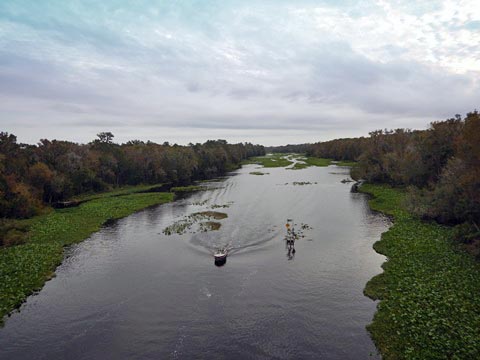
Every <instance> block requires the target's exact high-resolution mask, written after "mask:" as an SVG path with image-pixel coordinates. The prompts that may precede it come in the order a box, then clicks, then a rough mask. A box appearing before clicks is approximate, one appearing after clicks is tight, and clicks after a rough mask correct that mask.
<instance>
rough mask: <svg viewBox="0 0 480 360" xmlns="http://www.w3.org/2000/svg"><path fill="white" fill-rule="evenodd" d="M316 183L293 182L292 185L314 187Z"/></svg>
mask: <svg viewBox="0 0 480 360" xmlns="http://www.w3.org/2000/svg"><path fill="white" fill-rule="evenodd" d="M316 184H318V183H317V182H310V181H294V182H293V183H292V185H294V186H299V185H316Z"/></svg>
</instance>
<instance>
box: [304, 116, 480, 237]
mask: <svg viewBox="0 0 480 360" xmlns="http://www.w3.org/2000/svg"><path fill="white" fill-rule="evenodd" d="M369 135H370V136H369V137H365V138H354V139H339V140H332V141H327V142H322V143H316V144H313V145H311V146H310V147H309V148H308V150H307V154H309V155H312V156H318V157H328V158H333V159H335V160H355V161H358V165H357V166H356V167H354V169H353V170H352V177H354V178H356V179H364V180H367V181H369V182H374V183H387V184H391V185H393V186H404V187H406V188H407V189H408V193H409V196H408V204H407V206H408V207H409V209H410V210H411V211H412V212H414V213H415V214H418V215H420V216H421V217H423V218H427V219H434V220H436V221H438V222H440V223H444V224H454V225H458V224H462V225H461V226H458V227H457V229H458V236H459V237H461V238H463V240H464V241H465V242H469V241H471V240H472V239H473V238H477V239H478V238H480V229H479V227H478V225H479V224H480V115H479V113H478V112H477V111H474V112H471V113H468V114H467V115H466V116H465V118H463V119H462V117H461V116H460V115H456V116H455V117H454V118H451V119H447V120H445V121H437V122H432V123H431V124H430V126H429V128H428V129H427V130H409V129H396V130H377V131H373V132H371V133H370V134H369Z"/></svg>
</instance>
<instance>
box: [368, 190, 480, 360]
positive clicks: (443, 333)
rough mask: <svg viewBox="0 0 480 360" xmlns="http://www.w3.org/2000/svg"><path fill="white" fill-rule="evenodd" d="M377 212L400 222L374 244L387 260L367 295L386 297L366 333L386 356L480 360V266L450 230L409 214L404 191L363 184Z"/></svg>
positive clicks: (395, 222) (369, 285) (385, 357)
mask: <svg viewBox="0 0 480 360" xmlns="http://www.w3.org/2000/svg"><path fill="white" fill-rule="evenodd" d="M360 190H361V191H362V192H365V193H369V194H372V195H373V196H374V198H373V199H372V200H370V202H369V203H370V206H371V208H372V209H374V210H377V211H381V212H383V213H385V214H388V215H389V216H392V217H393V218H394V225H393V226H392V227H391V228H390V229H389V230H388V231H387V232H385V233H383V234H382V238H381V240H380V241H378V242H376V243H375V244H374V248H375V250H376V251H377V252H378V253H380V254H383V255H385V256H387V258H388V261H387V262H385V263H384V264H383V266H382V267H383V269H384V272H383V273H382V274H380V275H377V276H375V277H374V278H373V279H371V280H370V281H369V282H368V283H367V285H366V287H365V290H364V292H365V294H366V295H367V296H369V297H370V298H372V299H375V300H376V299H379V300H381V301H380V303H379V304H378V307H377V313H376V314H375V316H374V319H373V322H372V323H371V324H370V325H368V327H367V328H368V330H369V332H370V333H371V335H372V338H373V340H374V342H375V344H376V345H377V347H378V349H379V350H380V352H381V354H382V356H383V358H384V359H387V360H388V359H479V358H480V340H479V339H480V264H479V263H478V262H476V261H475V260H474V258H473V257H472V256H471V255H469V254H467V253H465V252H464V251H462V250H460V249H459V247H458V245H457V244H456V243H455V242H454V241H453V240H452V229H451V228H448V227H444V226H441V225H438V224H436V223H433V222H424V221H422V220H420V219H418V218H416V217H414V216H413V215H411V214H410V213H408V212H407V211H406V210H405V208H404V206H403V202H404V199H405V192H404V191H403V190H399V189H394V188H390V187H388V186H382V185H371V184H364V185H362V187H361V188H360Z"/></svg>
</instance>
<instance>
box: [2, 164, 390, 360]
mask: <svg viewBox="0 0 480 360" xmlns="http://www.w3.org/2000/svg"><path fill="white" fill-rule="evenodd" d="M256 167H257V166H256V165H247V166H244V167H243V168H242V169H240V170H237V171H235V172H233V173H232V174H231V175H230V176H228V177H226V178H225V179H222V180H220V181H216V182H211V183H208V186H209V187H210V188H211V189H210V190H207V191H201V192H196V193H192V194H189V195H187V196H185V197H184V198H182V199H180V200H178V201H176V202H173V203H169V204H164V205H160V206H157V207H153V208H150V209H146V210H144V211H141V212H138V213H136V214H133V215H131V216H129V217H127V218H124V219H121V220H119V221H117V222H116V223H114V224H113V225H110V226H107V227H104V228H102V230H101V231H99V232H97V233H95V234H93V235H92V236H91V237H90V238H89V239H87V240H85V241H84V242H82V243H80V244H78V245H75V246H72V247H71V248H69V249H67V250H66V252H67V258H66V259H65V260H64V262H63V264H62V265H61V266H60V267H59V268H57V271H56V273H57V276H56V277H55V278H54V279H52V280H51V281H48V282H47V283H46V284H45V287H44V288H43V289H42V290H41V291H40V292H39V293H38V294H36V295H34V296H31V297H29V298H28V301H27V302H26V303H25V304H24V305H23V306H22V307H21V309H20V311H19V312H15V313H13V314H12V316H11V317H9V318H8V319H7V320H6V322H5V326H4V327H3V328H2V329H0V359H11V360H13V359H49V360H51V359H342V360H344V359H375V358H378V355H377V353H376V349H375V346H374V344H373V343H372V341H371V339H370V337H369V335H368V332H367V331H366V329H365V326H366V325H367V324H368V323H370V322H371V320H372V317H373V315H374V313H375V308H376V303H375V302H373V301H372V300H370V299H368V298H367V297H365V296H364V295H363V292H362V291H363V288H364V287H365V284H366V283H367V281H368V280H369V279H370V278H372V277H373V276H374V275H376V274H378V273H380V272H381V271H382V270H381V268H380V265H381V264H382V262H383V261H385V258H384V257H383V256H381V255H379V254H377V253H375V252H374V250H373V249H372V245H373V243H374V242H375V241H377V240H379V238H380V234H381V233H382V232H384V231H386V229H387V228H388V226H389V225H390V224H389V221H388V219H386V218H385V217H383V216H382V215H379V214H376V213H373V212H371V211H370V210H369V208H368V204H367V197H366V196H365V195H363V194H356V193H350V191H349V190H350V186H351V184H348V183H347V184H343V183H341V182H340V181H341V180H342V179H344V178H347V177H348V168H344V167H338V166H335V165H332V166H329V167H309V168H306V169H302V170H287V169H284V168H269V169H257V168H256ZM252 171H263V172H268V173H269V174H268V175H263V176H259V175H251V174H250V172H252ZM294 182H297V183H304V184H303V185H299V184H294ZM223 205H225V207H221V206H223ZM227 206H228V207H227ZM212 207H213V209H212ZM204 210H214V211H220V212H225V213H227V214H228V218H225V219H222V220H218V221H219V222H220V223H221V224H222V226H221V228H220V229H219V230H217V231H207V232H199V231H196V228H195V227H193V228H192V229H190V230H189V231H187V232H186V233H185V234H181V235H179V234H173V235H165V234H164V233H163V230H164V229H165V228H166V227H167V226H169V225H172V224H173V223H174V222H176V221H178V220H180V219H182V218H184V217H185V216H188V215H189V214H192V213H195V212H199V211H204ZM287 219H293V223H296V224H297V225H296V228H297V229H298V230H300V228H301V225H302V224H307V225H308V226H305V229H304V230H303V235H304V237H303V238H300V239H299V240H298V241H296V244H295V250H296V252H295V254H292V253H290V254H288V252H287V249H286V246H285V241H284V237H285V235H286V230H285V223H286V221H287ZM310 227H311V228H310ZM224 246H226V247H228V248H229V249H230V250H229V256H228V259H227V262H226V264H225V265H224V266H222V267H218V266H215V264H214V259H213V255H212V254H213V253H214V252H215V250H216V249H217V248H219V247H224Z"/></svg>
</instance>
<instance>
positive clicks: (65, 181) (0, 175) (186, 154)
mask: <svg viewBox="0 0 480 360" xmlns="http://www.w3.org/2000/svg"><path fill="white" fill-rule="evenodd" d="M113 138H114V135H113V134H112V133H110V132H102V133H100V134H98V138H97V139H95V140H94V141H92V142H91V143H89V144H85V145H84V144H76V143H72V142H69V141H60V140H46V139H42V140H40V142H39V143H38V144H37V145H24V144H19V143H17V138H16V137H15V136H14V135H12V134H8V133H5V132H1V133H0V217H11V218H24V217H30V216H32V215H34V214H35V213H37V212H38V210H39V209H40V208H41V206H42V204H52V203H54V202H57V201H62V200H66V199H68V198H70V197H72V196H74V195H78V194H82V193H85V192H97V191H103V190H106V189H109V188H111V187H116V186H121V185H137V184H156V183H171V184H173V185H184V184H190V183H191V182H192V181H194V180H201V179H210V178H212V177H215V176H218V175H222V174H224V173H225V172H226V171H228V170H229V169H232V168H234V167H236V166H238V164H239V163H240V161H242V160H243V159H246V158H248V157H251V156H258V155H264V154H265V150H264V147H263V146H260V145H252V144H250V143H239V144H228V143H227V142H226V141H225V140H215V141H214V140H209V141H207V142H206V143H204V144H195V145H194V144H190V145H189V146H179V145H176V144H175V145H173V146H171V145H170V144H168V143H164V144H163V145H159V144H156V143H153V142H147V143H145V142H142V141H139V140H133V141H129V142H127V143H126V144H121V145H120V144H116V143H114V142H113Z"/></svg>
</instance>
